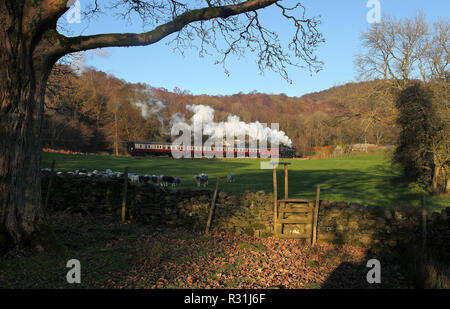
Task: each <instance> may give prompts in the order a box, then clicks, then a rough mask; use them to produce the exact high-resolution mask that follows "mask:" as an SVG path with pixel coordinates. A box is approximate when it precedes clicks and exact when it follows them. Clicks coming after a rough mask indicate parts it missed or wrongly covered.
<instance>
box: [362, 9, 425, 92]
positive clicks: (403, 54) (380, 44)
mask: <svg viewBox="0 0 450 309" xmlns="http://www.w3.org/2000/svg"><path fill="white" fill-rule="evenodd" d="M361 41H362V46H363V48H364V49H365V51H364V53H362V54H359V55H357V56H356V58H355V66H356V69H357V71H358V72H359V77H360V78H362V79H367V80H371V79H383V80H385V81H389V82H392V83H393V85H394V86H395V87H397V88H403V87H405V86H406V84H407V83H408V81H409V80H411V79H423V80H424V81H425V80H426V78H427V76H426V74H425V71H424V69H423V65H424V60H425V58H426V57H427V55H428V53H429V51H430V29H429V26H428V24H427V23H426V22H425V21H424V16H423V14H422V13H420V14H418V15H417V16H416V17H414V18H413V19H404V20H397V19H395V18H392V17H389V16H388V17H385V18H384V19H383V20H382V22H381V23H379V24H376V23H375V24H372V25H371V26H370V28H369V30H368V31H367V32H365V33H363V34H362V35H361Z"/></svg>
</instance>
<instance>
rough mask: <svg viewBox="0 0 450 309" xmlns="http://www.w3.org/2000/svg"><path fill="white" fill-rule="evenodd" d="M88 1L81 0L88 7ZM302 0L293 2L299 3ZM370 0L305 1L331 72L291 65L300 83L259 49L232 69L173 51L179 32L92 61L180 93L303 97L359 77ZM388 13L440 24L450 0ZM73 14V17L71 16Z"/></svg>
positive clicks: (391, 5) (87, 28)
mask: <svg viewBox="0 0 450 309" xmlns="http://www.w3.org/2000/svg"><path fill="white" fill-rule="evenodd" d="M87 1H88V0H79V3H80V4H81V7H82V8H83V5H86V3H87ZM297 2H298V1H291V0H285V1H283V3H285V4H287V5H292V4H295V3H297ZM368 2H369V1H368V0H340V1H339V0H303V1H301V3H302V4H303V5H304V6H305V7H306V14H307V16H308V17H312V16H320V20H321V22H322V24H321V25H320V26H319V31H320V32H321V33H322V34H323V36H324V38H325V43H322V44H320V45H319V47H318V49H317V51H316V55H317V56H318V58H319V60H321V61H323V62H324V66H323V70H322V71H320V72H319V73H310V72H309V71H308V70H306V69H300V68H296V67H290V68H289V69H288V74H289V77H290V79H291V80H292V83H291V84H290V83H288V82H286V81H285V80H284V79H283V78H282V77H281V76H280V75H279V74H278V73H274V72H272V71H269V70H266V71H265V72H264V74H263V75H261V74H260V71H259V69H258V66H257V63H256V60H257V57H256V55H254V54H251V53H247V54H246V55H245V56H244V57H243V58H240V59H238V58H237V57H231V58H230V59H228V61H227V70H228V71H229V72H230V75H227V74H225V72H224V69H223V67H222V66H221V65H216V64H214V62H215V60H216V59H217V58H218V57H217V55H213V56H211V57H208V56H207V57H204V58H200V57H199V56H198V52H197V51H196V50H195V49H187V50H185V52H184V55H182V54H180V53H179V52H176V51H173V50H172V46H170V45H169V46H168V45H167V43H168V42H169V41H170V39H171V38H173V36H169V37H167V38H165V39H163V40H162V41H160V42H158V43H156V44H153V45H150V46H146V47H129V48H107V49H105V50H102V52H101V53H99V52H93V51H90V52H87V53H86V56H85V59H86V65H87V66H90V67H94V68H96V69H97V70H100V71H103V72H106V73H108V74H113V75H114V76H116V77H118V78H121V79H124V80H126V81H127V82H132V83H137V82H141V83H146V84H149V85H150V86H153V87H161V88H165V89H168V90H169V91H172V90H173V89H174V88H175V87H178V88H180V89H182V90H188V91H190V92H191V93H193V94H195V95H198V94H209V95H231V94H235V93H239V92H242V93H249V92H251V91H254V90H256V91H257V92H260V93H268V94H280V93H284V94H286V95H288V96H292V97H299V96H302V95H304V94H307V93H311V92H318V91H322V90H325V89H328V88H330V87H333V86H337V85H342V84H345V83H348V82H352V81H355V80H356V73H355V70H354V65H353V59H354V56H355V55H356V54H357V53H359V52H361V42H360V35H361V33H362V32H364V31H367V29H368V27H369V26H370V24H369V22H368V21H367V14H368V12H369V11H370V10H371V8H372V7H367V4H368ZM379 2H380V8H381V14H382V15H390V16H394V17H397V18H405V17H413V16H415V15H416V14H417V13H418V12H419V11H420V10H422V11H423V12H424V14H425V17H426V21H427V22H429V23H433V22H434V21H436V20H438V19H439V18H442V17H447V18H448V17H449V12H450V1H449V0H427V1H424V0H379ZM260 14H261V22H262V23H263V25H268V26H270V27H269V28H273V29H274V30H276V32H277V33H278V34H279V35H280V38H281V39H282V40H288V39H289V38H290V37H289V36H287V35H285V34H286V33H287V31H286V29H285V27H286V24H285V23H283V22H282V17H281V14H280V13H279V9H278V8H276V7H271V8H266V9H264V11H261V13H260ZM63 18H65V16H63ZM69 26H70V29H71V35H79V34H83V35H88V34H96V33H111V32H139V31H141V30H142V28H141V26H140V23H139V22H136V23H133V24H125V23H124V22H123V21H121V20H120V19H118V18H117V17H114V16H101V17H100V18H98V19H97V20H91V21H88V20H84V19H81V23H79V24H70V25H69Z"/></svg>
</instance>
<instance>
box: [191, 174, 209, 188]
mask: <svg viewBox="0 0 450 309" xmlns="http://www.w3.org/2000/svg"><path fill="white" fill-rule="evenodd" d="M194 179H195V181H196V182H197V187H200V186H204V187H206V186H207V185H208V175H207V174H200V175H195V176H194Z"/></svg>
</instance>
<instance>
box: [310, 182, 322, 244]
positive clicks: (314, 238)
mask: <svg viewBox="0 0 450 309" xmlns="http://www.w3.org/2000/svg"><path fill="white" fill-rule="evenodd" d="M319 202H320V185H317V191H316V204H315V205H314V216H313V218H314V219H313V220H314V221H313V234H312V241H311V243H312V245H313V246H314V245H315V244H316V243H317V226H318V221H319Z"/></svg>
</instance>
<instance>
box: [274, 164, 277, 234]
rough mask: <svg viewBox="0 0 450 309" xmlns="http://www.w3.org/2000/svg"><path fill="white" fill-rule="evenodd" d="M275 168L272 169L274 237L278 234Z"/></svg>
mask: <svg viewBox="0 0 450 309" xmlns="http://www.w3.org/2000/svg"><path fill="white" fill-rule="evenodd" d="M277 189H278V188H277V166H276V165H274V167H273V231H274V234H275V235H276V234H277V233H278V228H277V219H278V190H277Z"/></svg>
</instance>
